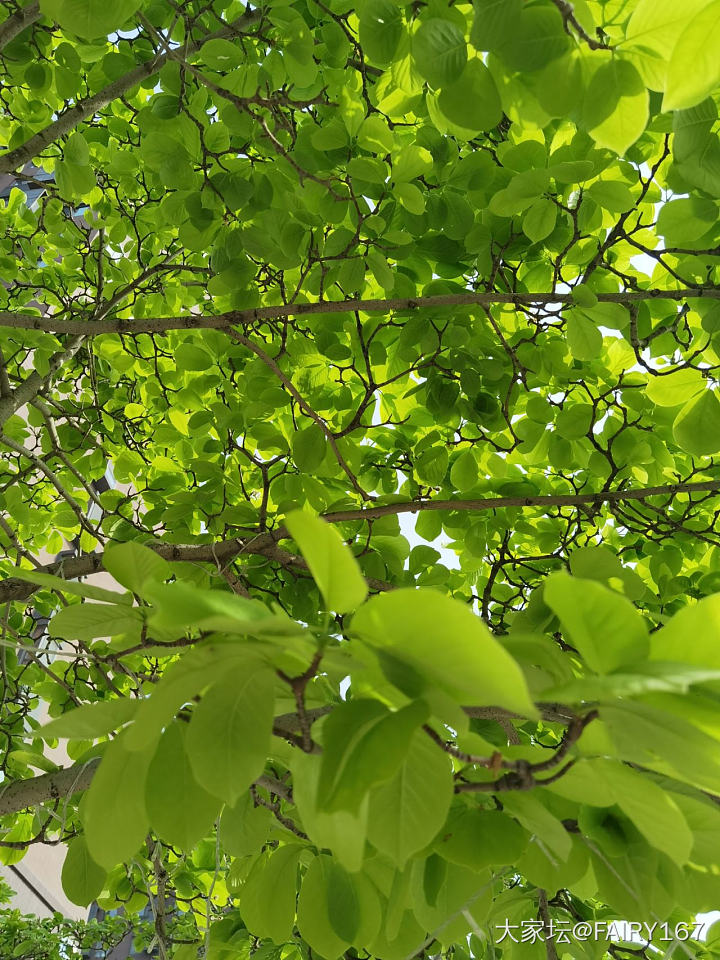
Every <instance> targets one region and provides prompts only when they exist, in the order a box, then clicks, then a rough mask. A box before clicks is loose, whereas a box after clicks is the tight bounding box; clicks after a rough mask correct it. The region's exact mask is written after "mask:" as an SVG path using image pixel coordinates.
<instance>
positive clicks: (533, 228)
mask: <svg viewBox="0 0 720 960" xmlns="http://www.w3.org/2000/svg"><path fill="white" fill-rule="evenodd" d="M556 221H557V207H556V206H555V204H554V203H553V201H552V200H549V199H547V198H546V197H541V198H540V199H539V200H536V201H535V203H533V204H531V206H529V207H528V209H527V212H526V214H525V216H524V217H523V222H522V228H523V233H524V234H525V236H526V237H527V238H528V240H531V241H532V242H533V243H540V241H541V240H544V239H545V238H546V237H549V236H550V234H551V233H552V232H553V230H554V229H555V223H556Z"/></svg>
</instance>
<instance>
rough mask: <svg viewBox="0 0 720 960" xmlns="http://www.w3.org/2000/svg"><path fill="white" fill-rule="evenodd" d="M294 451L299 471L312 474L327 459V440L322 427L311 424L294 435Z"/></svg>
mask: <svg viewBox="0 0 720 960" xmlns="http://www.w3.org/2000/svg"><path fill="white" fill-rule="evenodd" d="M292 449H293V459H294V461H295V463H296V465H297V468H298V470H301V471H302V472H303V473H310V474H311V473H313V472H314V471H315V470H317V468H318V467H319V466H320V464H321V463H322V462H323V460H324V459H325V454H326V452H327V439H326V437H325V434H324V433H323V432H322V430H321V429H320V427H319V426H318V425H317V424H315V423H311V424H309V425H308V426H307V427H304V428H303V429H302V430H298V431H297V433H296V434H294V436H293V442H292Z"/></svg>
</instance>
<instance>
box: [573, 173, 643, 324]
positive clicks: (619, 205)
mask: <svg viewBox="0 0 720 960" xmlns="http://www.w3.org/2000/svg"><path fill="white" fill-rule="evenodd" d="M587 195H588V196H589V197H590V198H591V199H592V200H594V201H595V203H597V204H599V206H601V207H602V208H603V209H604V210H609V211H610V213H626V212H627V211H628V210H632V208H633V207H634V206H635V197H634V196H633V195H632V192H631V190H630V188H629V187H628V186H627V184H625V183H620V181H619V180H597V181H596V182H595V183H592V184H590V186H589V187H588V190H587ZM576 289H577V288H576ZM588 306H591V307H594V306H595V304H594V303H591V304H588Z"/></svg>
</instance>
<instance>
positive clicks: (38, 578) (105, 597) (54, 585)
mask: <svg viewBox="0 0 720 960" xmlns="http://www.w3.org/2000/svg"><path fill="white" fill-rule="evenodd" d="M13 577H14V578H15V579H17V580H25V581H26V582H27V583H37V584H38V585H39V586H41V587H48V589H50V590H58V591H60V592H62V593H71V594H73V595H74V596H76V597H88V598H89V599H90V600H100V601H101V602H106V603H113V604H115V603H121V602H123V601H124V600H125V599H127V601H128V603H129V602H131V600H132V598H131V597H129V596H128V595H127V594H119V593H117V592H116V591H115V590H105V589H104V588H103V587H96V586H94V585H92V584H90V583H81V582H80V581H78V580H64V579H63V578H62V577H55V576H53V575H52V574H50V573H39V572H38V571H37V570H23V569H22V568H21V567H17V568H16V569H14V570H13Z"/></svg>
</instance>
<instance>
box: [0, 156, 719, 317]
mask: <svg viewBox="0 0 720 960" xmlns="http://www.w3.org/2000/svg"><path fill="white" fill-rule="evenodd" d="M1 167H2V160H0V172H1ZM597 298H598V302H599V303H621V304H622V303H642V302H644V301H646V300H672V301H675V302H682V301H684V300H690V299H693V300H720V287H697V288H683V289H680V290H658V289H656V288H653V289H651V290H620V291H618V292H617V293H598V294H597ZM498 303H512V304H515V305H516V306H542V305H543V304H545V305H547V304H550V305H555V304H567V305H572V303H573V297H572V294H571V293H555V292H553V291H550V292H546V293H496V292H489V293H485V292H481V293H443V294H438V295H437V296H432V297H414V298H408V297H396V298H392V297H391V298H389V299H386V300H376V299H371V300H363V299H357V298H356V299H350V300H322V301H320V302H319V303H286V304H278V305H277V306H271V307H252V308H250V309H248V310H229V311H227V312H226V313H219V314H215V315H213V314H205V315H203V314H196V313H191V314H186V315H184V316H179V317H150V318H145V317H143V318H140V319H134V318H132V317H113V318H108V319H104V320H95V321H92V320H89V319H88V320H66V319H63V317H61V316H46V317H36V316H33V315H32V314H27V313H14V312H11V311H7V310H5V311H0V327H14V328H19V329H22V330H44V331H46V332H48V333H82V334H87V335H90V334H99V333H163V332H164V331H165V330H222V329H225V328H227V327H230V326H239V327H243V326H247V325H248V324H252V323H258V322H259V321H263V320H275V319H278V318H283V317H306V316H316V315H320V314H324V313H349V312H352V311H355V310H363V311H372V310H377V311H381V312H385V313H389V312H392V311H399V310H400V311H407V310H419V309H426V308H432V307H462V306H465V307H471V306H473V305H479V306H492V305H493V304H498Z"/></svg>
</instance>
